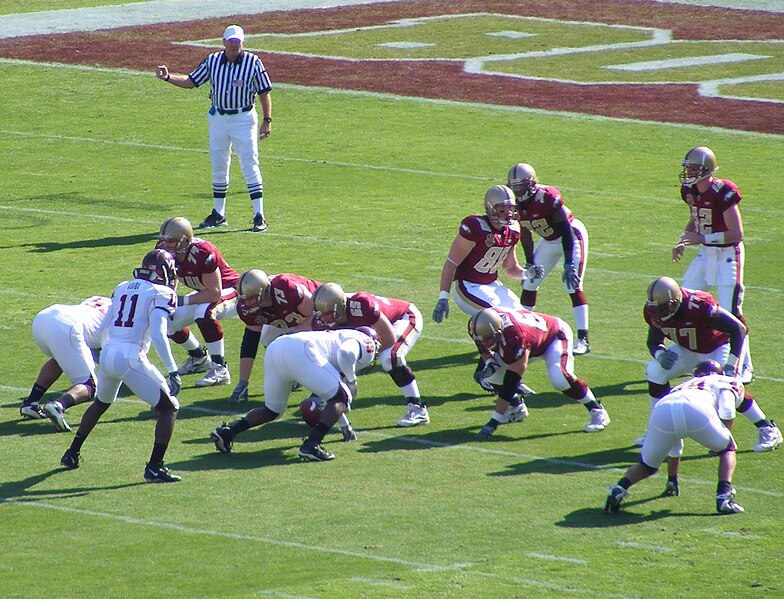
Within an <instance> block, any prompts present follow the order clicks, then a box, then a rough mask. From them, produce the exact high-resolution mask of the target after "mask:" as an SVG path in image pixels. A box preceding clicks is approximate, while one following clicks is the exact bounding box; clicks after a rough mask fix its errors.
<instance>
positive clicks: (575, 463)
mask: <svg viewBox="0 0 784 599" xmlns="http://www.w3.org/2000/svg"><path fill="white" fill-rule="evenodd" d="M0 391H6V392H11V393H14V394H16V393H26V392H27V389H26V388H23V387H14V386H10V385H0ZM117 401H118V402H125V403H136V404H140V405H144V406H147V405H148V404H147V403H146V402H144V401H142V400H141V399H138V398H137V399H133V398H124V397H121V398H118V399H117ZM180 410H185V411H192V412H201V413H204V414H211V415H215V416H234V417H239V416H243V415H244V414H245V411H241V412H237V411H232V410H226V411H221V410H213V409H210V408H202V407H198V406H188V405H181V406H180ZM275 422H277V423H281V424H285V425H287V426H292V425H294V426H297V427H301V426H305V424H303V423H302V421H301V420H299V419H298V418H281V419H278V420H275ZM356 431H357V433H359V434H361V435H362V436H367V437H376V438H378V439H381V440H384V441H389V440H394V441H400V442H404V443H413V444H417V445H427V446H430V447H438V448H442V449H454V450H459V451H470V452H475V453H481V454H490V455H500V456H504V457H511V458H515V459H523V460H531V461H539V462H546V463H549V464H553V465H555V466H572V467H575V468H581V469H583V470H595V471H602V472H618V473H622V472H625V471H626V466H613V465H610V464H591V463H589V462H582V461H579V460H567V459H563V458H550V457H545V456H541V455H535V454H530V453H520V452H516V451H509V450H502V449H492V448H490V447H487V446H483V447H479V446H477V445H470V444H463V443H447V442H445V441H433V440H431V439H423V438H419V437H411V436H407V435H402V436H399V435H390V434H387V433H381V432H378V431H367V430H362V429H356ZM680 480H681V482H685V483H688V484H694V485H700V486H704V487H714V486H715V485H716V481H715V480H710V481H708V480H700V479H696V478H685V477H683V476H681V477H680ZM735 488H736V489H738V490H740V491H743V492H746V493H756V494H758V495H764V496H767V497H780V498H784V492H779V491H770V490H766V489H758V488H754V487H741V486H740V485H735Z"/></svg>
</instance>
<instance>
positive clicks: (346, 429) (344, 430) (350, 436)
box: [340, 426, 357, 443]
mask: <svg viewBox="0 0 784 599" xmlns="http://www.w3.org/2000/svg"><path fill="white" fill-rule="evenodd" d="M340 433H341V434H342V435H343V442H344V443H348V442H349V441H356V439H357V433H355V432H354V429H353V428H351V427H350V426H341V427H340Z"/></svg>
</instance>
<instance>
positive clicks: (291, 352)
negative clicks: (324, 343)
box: [264, 335, 351, 414]
mask: <svg viewBox="0 0 784 599" xmlns="http://www.w3.org/2000/svg"><path fill="white" fill-rule="evenodd" d="M294 382H297V383H299V384H300V385H302V386H303V387H305V388H306V389H308V390H309V391H310V392H311V393H315V394H316V395H318V396H319V398H320V399H321V400H322V403H323V402H325V401H327V400H328V399H331V398H332V397H334V396H335V394H336V393H337V392H338V388H339V387H340V385H341V382H340V372H339V371H338V369H337V368H335V367H334V366H332V364H330V363H329V362H328V361H327V360H326V359H325V358H324V357H323V356H322V355H320V354H318V353H317V352H316V351H315V349H314V347H313V345H312V344H311V343H310V342H308V341H306V340H303V339H298V338H297V337H290V336H288V335H283V336H281V337H279V338H278V339H276V340H275V343H271V344H270V346H269V347H268V348H267V349H266V351H265V352H264V405H265V406H267V408H269V409H270V410H272V411H273V412H276V413H278V414H283V412H285V411H286V406H287V405H288V402H289V395H290V394H291V384H292V383H294ZM346 391H347V392H348V389H346ZM348 397H349V398H351V394H350V393H348Z"/></svg>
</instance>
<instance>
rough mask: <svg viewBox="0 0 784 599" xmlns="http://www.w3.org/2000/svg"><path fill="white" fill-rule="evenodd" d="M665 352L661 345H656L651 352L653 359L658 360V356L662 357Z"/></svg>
mask: <svg viewBox="0 0 784 599" xmlns="http://www.w3.org/2000/svg"><path fill="white" fill-rule="evenodd" d="M665 351H667V348H666V347H664V346H663V345H657V346H656V349H654V350H653V359H654V360H658V359H659V356H660V355H662V354H663V353H664V352H665Z"/></svg>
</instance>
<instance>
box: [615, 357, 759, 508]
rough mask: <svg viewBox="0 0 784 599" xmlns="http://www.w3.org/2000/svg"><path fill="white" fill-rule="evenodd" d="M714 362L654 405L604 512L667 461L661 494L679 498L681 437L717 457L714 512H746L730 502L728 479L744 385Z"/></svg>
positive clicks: (731, 493)
mask: <svg viewBox="0 0 784 599" xmlns="http://www.w3.org/2000/svg"><path fill="white" fill-rule="evenodd" d="M723 372H724V371H723V368H722V366H721V364H719V363H718V362H716V361H715V360H707V361H705V362H700V363H699V364H697V367H696V368H695V369H694V378H691V379H689V380H688V381H686V382H684V383H681V384H680V385H678V386H676V387H674V388H673V389H672V391H671V392H670V393H668V394H667V395H665V396H664V397H662V398H661V399H660V400H659V401H658V403H657V404H656V405H655V406H654V408H653V410H652V412H651V417H650V420H649V422H648V434H647V435H646V436H645V442H644V443H643V446H642V451H641V453H640V463H639V464H634V465H633V466H631V467H630V468H629V469H628V470H627V471H626V474H625V475H624V476H623V478H621V479H620V480H619V481H618V483H617V484H614V485H612V486H611V487H610V490H609V494H608V495H607V501H606V502H605V504H604V511H605V512H607V513H608V514H610V513H613V514H614V513H617V512H618V510H619V509H620V506H621V501H623V499H624V498H626V497H627V496H628V495H629V492H628V490H629V487H631V486H632V485H633V484H635V483H637V482H639V481H641V480H643V479H645V478H648V477H649V476H651V475H652V474H654V473H655V472H656V471H657V470H658V468H659V464H661V463H662V462H663V461H664V460H665V459H666V460H667V486H666V487H665V489H664V495H665V496H672V495H680V489H679V488H678V468H679V466H680V456H681V453H682V452H683V439H684V438H685V437H689V438H690V439H694V440H695V441H697V443H699V444H700V445H704V446H705V447H707V448H708V449H710V450H711V451H712V452H714V453H716V454H718V456H719V472H718V478H719V483H718V486H717V487H716V511H717V512H718V513H720V514H737V513H740V512H743V511H745V510H744V509H743V507H742V506H740V505H738V504H737V503H735V501H734V497H735V489H733V488H732V475H733V473H734V472H735V464H736V457H735V439H733V437H732V433H730V428H731V427H732V422H733V420H734V419H735V410H736V408H737V407H738V406H739V405H740V404H741V402H742V401H743V397H744V394H745V391H744V388H743V383H741V382H740V380H739V379H738V378H736V377H729V376H724V374H723Z"/></svg>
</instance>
